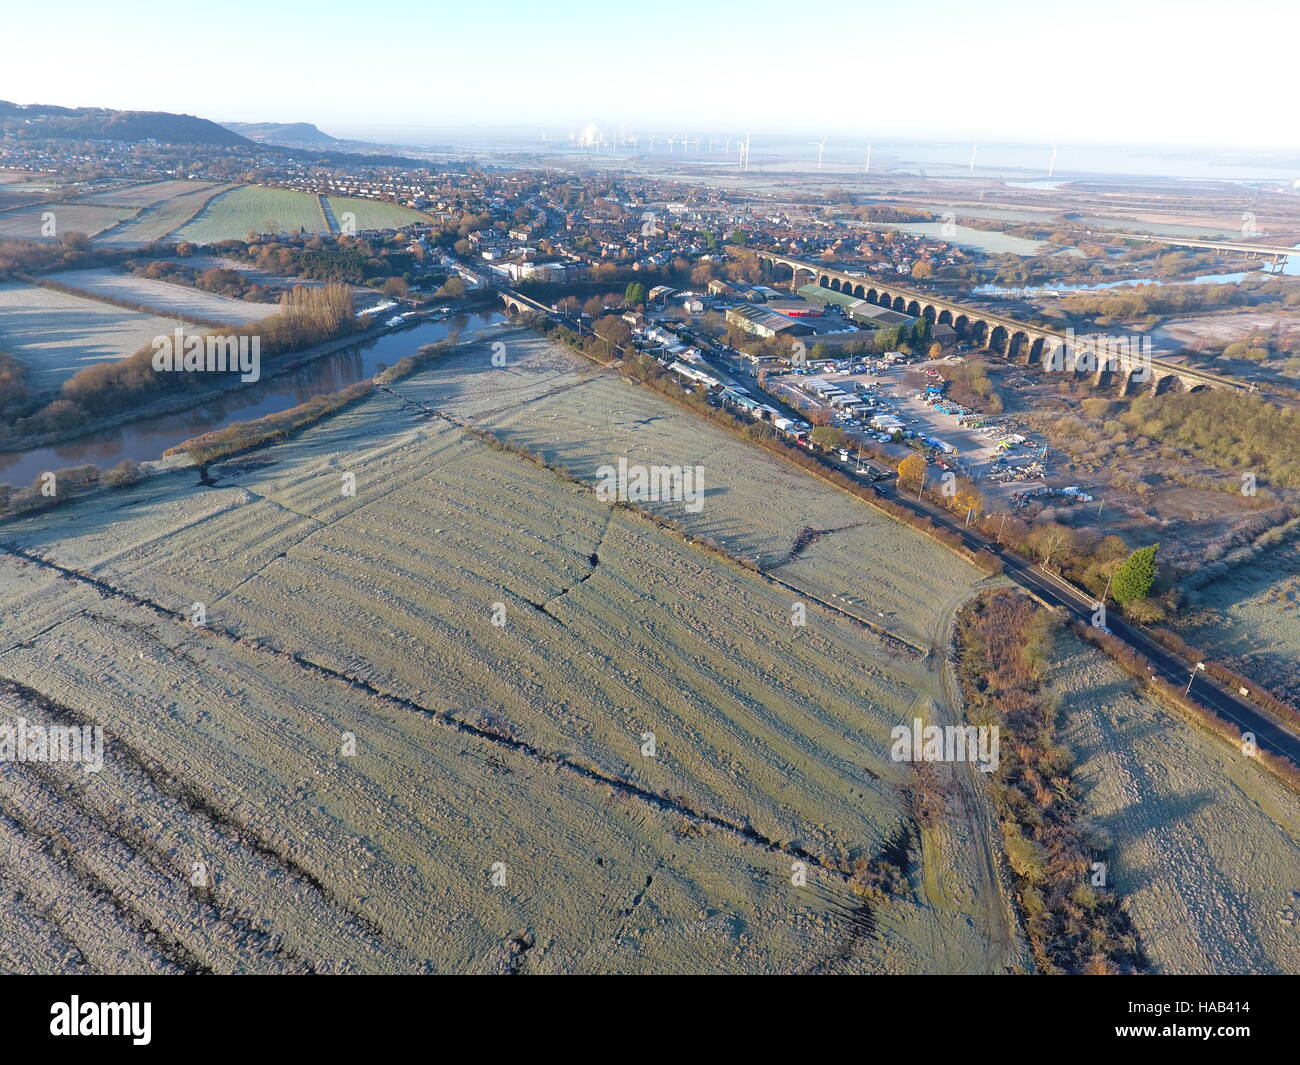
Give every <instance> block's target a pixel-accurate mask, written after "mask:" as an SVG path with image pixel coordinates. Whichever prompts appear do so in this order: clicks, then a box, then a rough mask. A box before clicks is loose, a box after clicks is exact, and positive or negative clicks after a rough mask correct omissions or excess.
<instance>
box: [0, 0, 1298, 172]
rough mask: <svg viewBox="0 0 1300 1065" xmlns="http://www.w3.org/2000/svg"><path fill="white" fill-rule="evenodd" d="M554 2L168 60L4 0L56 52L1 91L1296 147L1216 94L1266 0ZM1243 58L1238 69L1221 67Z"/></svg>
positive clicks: (692, 126) (394, 124)
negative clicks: (1135, 0) (1145, 1)
mask: <svg viewBox="0 0 1300 1065" xmlns="http://www.w3.org/2000/svg"><path fill="white" fill-rule="evenodd" d="M565 12H566V13H565V17H563V18H556V17H555V16H554V15H553V14H549V13H548V12H547V11H546V10H544V9H539V8H537V7H536V6H533V5H528V4H524V3H521V2H519V0H502V2H500V3H498V4H497V5H495V6H494V8H493V20H492V22H491V24H490V26H485V25H483V24H482V22H483V20H482V19H481V18H480V17H479V15H478V13H477V12H476V11H467V10H463V9H451V10H440V9H438V8H427V7H424V6H421V5H418V4H414V3H411V2H410V0H396V2H395V3H394V4H391V5H388V6H387V7H385V8H384V9H383V17H382V18H378V17H370V16H353V15H351V14H349V15H343V16H340V15H335V14H331V13H330V12H329V11H328V10H324V11H323V10H321V9H320V8H319V6H317V5H308V4H306V3H303V2H302V0H288V2H286V3H283V4H280V5H277V6H276V7H275V8H268V7H267V6H266V5H263V4H259V5H256V6H254V5H253V4H252V3H250V2H249V0H233V2H231V3H228V4H226V5H223V6H222V7H221V8H219V9H212V10H204V11H197V12H194V13H193V15H192V20H193V21H192V23H191V24H190V25H189V26H188V27H187V33H188V36H189V37H190V38H191V39H192V40H193V41H194V42H195V45H196V47H197V46H198V45H199V44H201V48H202V51H201V53H200V54H196V55H191V54H189V53H188V52H179V53H178V48H177V46H176V44H175V43H174V40H173V38H172V37H171V36H170V35H169V33H170V29H169V28H170V25H171V15H172V14H173V9H172V8H171V7H170V6H168V5H164V4H162V3H160V2H158V0H144V2H142V3H138V4H135V5H133V6H132V7H131V8H130V9H127V10H123V9H121V8H120V7H115V8H113V9H111V10H110V9H106V8H100V7H97V6H95V5H92V4H89V3H87V2H85V0H55V2H54V3H53V5H52V6H50V5H42V6H41V7H40V8H39V9H36V8H30V9H20V10H16V11H13V12H10V13H8V14H7V16H6V18H7V23H8V25H9V27H10V30H11V32H10V34H9V39H10V40H13V41H17V40H28V41H35V42H40V41H42V40H43V39H44V38H46V37H48V36H49V35H50V27H51V26H57V28H58V37H57V49H58V55H57V61H52V60H51V55H50V51H49V49H46V48H41V47H31V48H24V49H21V50H13V51H11V53H10V54H9V55H8V56H6V69H5V70H4V71H3V72H0V98H4V99H9V100H14V101H16V102H19V103H42V104H57V105H62V106H98V107H109V108H116V109H123V110H154V111H171V112H181V113H188V114H194V115H199V116H201V117H204V118H210V119H213V120H214V121H222V122H311V123H313V124H314V125H316V126H318V127H320V128H321V129H323V130H325V131H326V132H330V133H332V134H333V135H335V136H341V137H348V138H355V139H372V138H373V136H374V134H373V132H372V134H371V135H370V136H365V135H364V131H366V130H370V131H379V130H383V129H394V130H396V129H404V130H407V131H426V132H427V135H430V136H432V135H433V133H434V131H436V130H438V129H440V128H461V129H464V128H471V127H478V128H483V129H491V128H493V127H505V128H514V129H525V128H534V129H537V130H538V131H539V133H540V131H541V130H542V129H546V130H547V131H548V133H553V134H555V135H556V136H561V135H564V134H566V133H567V132H572V131H574V130H581V129H582V128H584V127H585V126H587V125H589V124H593V125H596V126H599V127H601V128H602V129H608V130H610V131H613V132H620V131H628V132H637V131H645V132H653V131H659V130H673V129H686V130H692V131H694V130H698V129H701V128H705V129H712V130H716V131H727V130H730V131H732V132H734V133H737V134H742V133H744V132H747V131H748V132H753V133H761V134H764V135H768V134H770V135H805V136H807V137H809V139H810V140H820V139H821V138H822V137H825V136H831V137H844V136H849V137H855V138H858V139H862V140H864V141H865V140H871V139H874V140H876V141H878V142H879V141H884V140H894V141H901V140H904V139H917V140H919V141H921V142H924V143H936V142H943V141H946V140H955V141H965V142H970V141H986V142H989V143H993V142H1002V143H1020V144H1030V143H1064V142H1071V143H1075V144H1105V145H1160V146H1162V147H1164V146H1169V147H1205V148H1209V149H1213V150H1220V151H1222V150H1234V149H1241V148H1251V149H1258V150H1263V151H1267V150H1270V149H1278V148H1287V149H1292V150H1295V149H1300V133H1297V131H1296V130H1295V128H1294V127H1293V126H1292V125H1291V124H1289V123H1281V122H1279V121H1278V120H1277V117H1276V116H1277V113H1278V109H1277V108H1276V107H1270V106H1268V102H1267V96H1266V93H1267V89H1262V90H1260V91H1259V92H1258V94H1257V97H1256V96H1253V95H1252V94H1250V93H1248V92H1246V91H1244V88H1251V87H1243V86H1242V85H1240V84H1238V81H1239V80H1240V79H1241V78H1244V77H1254V76H1255V74H1256V72H1262V71H1267V70H1269V69H1270V68H1274V67H1276V68H1280V69H1286V67H1285V66H1284V64H1286V63H1288V62H1289V61H1290V59H1291V48H1292V45H1291V42H1292V41H1294V40H1295V39H1296V36H1297V32H1296V31H1297V30H1300V10H1298V9H1296V8H1295V7H1294V5H1285V4H1282V3H1277V2H1274V0H1245V2H1244V3H1242V4H1239V5H1237V6H1236V7H1235V8H1234V10H1233V16H1232V22H1231V25H1229V26H1228V27H1226V31H1225V26H1224V23H1223V15H1222V7H1221V5H1215V6H1214V7H1211V6H1210V5H1209V4H1208V3H1205V2H1203V0H1194V2H1192V3H1187V4H1171V5H1162V4H1157V5H1151V6H1150V7H1149V8H1144V9H1141V10H1135V9H1134V8H1133V6H1132V5H1129V4H1125V3H1123V2H1121V0H1101V2H1100V3H1098V4H1095V5H1093V6H1092V8H1091V9H1090V11H1089V14H1088V17H1087V18H1086V19H1085V18H1083V17H1082V16H1081V15H1080V13H1079V11H1078V9H1077V8H1074V7H1070V8H1067V7H1065V6H1064V5H1057V6H1055V7H1052V6H1047V5H1043V4H1036V3H1031V2H1029V0H1000V2H998V3H995V4H991V5H987V6H984V7H982V8H978V9H976V8H971V7H968V6H967V5H964V4H961V3H958V2H955V0H923V2H922V3H921V4H919V5H914V6H912V7H909V8H907V9H898V8H895V7H892V6H890V7H886V6H882V5H871V6H866V7H862V6H859V7H856V8H854V9H852V10H845V11H843V12H835V13H833V14H832V15H829V16H825V15H819V16H818V17H816V18H812V17H810V16H809V15H807V14H806V13H805V12H801V10H800V9H798V8H795V7H792V6H790V5H778V4H774V3H772V2H771V0H757V2H753V3H746V4H743V5H742V4H734V3H728V4H723V5H720V6H715V7H713V8H711V9H707V10H701V9H699V8H698V7H696V6H693V5H691V4H687V3H684V2H682V0H667V2H666V3H665V4H662V5H660V6H659V7H657V8H655V9H654V11H653V12H643V11H633V10H618V9H611V8H608V7H607V6H604V5H597V4H594V3H592V2H591V0H577V2H576V3H574V4H570V5H568V6H566V9H565ZM498 31H499V32H498ZM1067 40H1068V44H1067V43H1064V42H1066V41H1067ZM110 41H111V42H112V53H111V55H107V56H106V54H105V45H106V42H110ZM1244 50H1248V52H1249V56H1248V59H1247V58H1238V56H1241V55H1243V52H1244ZM1229 52H1230V53H1232V54H1221V53H1229ZM1234 63H1236V64H1237V69H1236V70H1235V71H1234V66H1233V64H1234ZM106 71H111V76H106ZM1210 71H1213V72H1214V74H1215V77H1214V79H1210V78H1207V77H1205V76H1204V74H1205V73H1207V72H1210ZM1256 98H1257V100H1258V106H1255V107H1253V108H1252V107H1249V106H1244V103H1253V102H1255V101H1256ZM1135 100H1141V101H1142V106H1141V107H1135V106H1134V105H1133V101H1135ZM359 134H360V135H361V136H358V135H359ZM409 137H410V133H408V134H407V139H409ZM399 139H400V138H399Z"/></svg>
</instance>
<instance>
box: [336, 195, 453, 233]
mask: <svg viewBox="0 0 1300 1065" xmlns="http://www.w3.org/2000/svg"><path fill="white" fill-rule="evenodd" d="M326 199H327V200H328V201H329V205H330V208H331V209H332V210H333V211H334V218H335V219H336V220H337V221H338V223H339V225H340V226H341V225H342V224H343V215H344V214H345V213H346V212H348V211H351V212H352V213H353V214H355V215H356V216H357V229H358V230H364V229H400V228H401V227H402V226H409V225H413V224H416V223H420V222H427V221H429V218H428V216H427V215H425V214H423V213H422V212H420V211H416V210H412V209H411V208H410V207H399V206H398V205H397V204H395V203H383V202H382V201H379V200H358V199H355V198H354V197H351V196H327V197H326Z"/></svg>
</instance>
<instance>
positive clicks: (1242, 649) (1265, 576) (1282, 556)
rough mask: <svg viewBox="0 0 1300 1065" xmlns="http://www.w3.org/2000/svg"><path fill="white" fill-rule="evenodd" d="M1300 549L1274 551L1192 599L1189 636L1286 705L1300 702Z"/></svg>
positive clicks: (1294, 544)
mask: <svg viewBox="0 0 1300 1065" xmlns="http://www.w3.org/2000/svg"><path fill="white" fill-rule="evenodd" d="M1297 574H1300V543H1297V542H1296V541H1295V540H1292V541H1290V542H1288V543H1284V544H1281V545H1279V546H1277V547H1274V548H1271V549H1270V550H1268V551H1267V552H1265V553H1263V554H1261V555H1259V556H1258V557H1257V558H1255V559H1253V560H1251V561H1250V562H1249V563H1247V564H1245V565H1240V566H1237V567H1235V568H1233V569H1231V570H1229V571H1228V572H1227V573H1224V574H1221V575H1219V576H1216V577H1215V578H1214V579H1213V580H1211V581H1208V582H1207V583H1205V584H1204V585H1202V586H1201V587H1200V588H1198V589H1196V592H1195V593H1194V595H1193V596H1192V597H1191V601H1190V603H1189V607H1190V614H1191V618H1192V621H1191V622H1190V623H1189V624H1188V625H1187V627H1186V629H1185V631H1184V635H1185V636H1186V638H1187V639H1188V640H1189V641H1190V642H1191V643H1193V644H1195V645H1198V646H1204V647H1206V648H1207V650H1209V651H1210V652H1211V653H1212V654H1214V655H1215V656H1216V657H1219V658H1222V659H1223V660H1224V661H1226V662H1228V663H1229V664H1230V665H1232V666H1233V668H1235V669H1237V670H1239V671H1240V672H1242V673H1245V674H1246V675H1247V676H1250V677H1258V678H1259V680H1260V682H1261V683H1263V684H1265V685H1267V686H1268V687H1269V688H1270V689H1271V690H1272V691H1274V692H1276V693H1277V695H1279V696H1280V697H1281V698H1283V699H1288V700H1290V701H1291V702H1292V703H1294V702H1296V701H1297V700H1300V576H1298V575H1297Z"/></svg>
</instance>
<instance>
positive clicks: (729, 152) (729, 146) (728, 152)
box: [727, 137, 731, 155]
mask: <svg viewBox="0 0 1300 1065" xmlns="http://www.w3.org/2000/svg"><path fill="white" fill-rule="evenodd" d="M727 154H728V155H730V154H731V138H730V137H728V138H727Z"/></svg>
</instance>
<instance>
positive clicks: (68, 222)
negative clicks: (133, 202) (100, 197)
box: [0, 202, 136, 240]
mask: <svg viewBox="0 0 1300 1065" xmlns="http://www.w3.org/2000/svg"><path fill="white" fill-rule="evenodd" d="M47 211H51V212H53V214H54V225H55V233H54V236H53V237H52V238H51V237H47V236H45V235H44V234H42V232H41V228H42V225H43V223H44V218H43V216H44V214H45V212H47ZM135 211H136V208H134V207H101V206H98V205H94V204H84V203H74V202H68V203H36V204H32V205H31V206H30V207H19V208H17V209H15V210H13V211H0V237H18V238H21V239H22V240H51V239H54V240H57V239H59V238H60V237H62V236H63V235H64V234H65V233H85V234H86V235H87V236H90V237H93V236H94V235H95V234H96V233H102V232H103V231H104V230H106V229H109V228H110V227H112V226H115V225H117V223H118V222H121V221H122V220H123V219H125V218H130V217H131V215H133V214H134V213H135Z"/></svg>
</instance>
